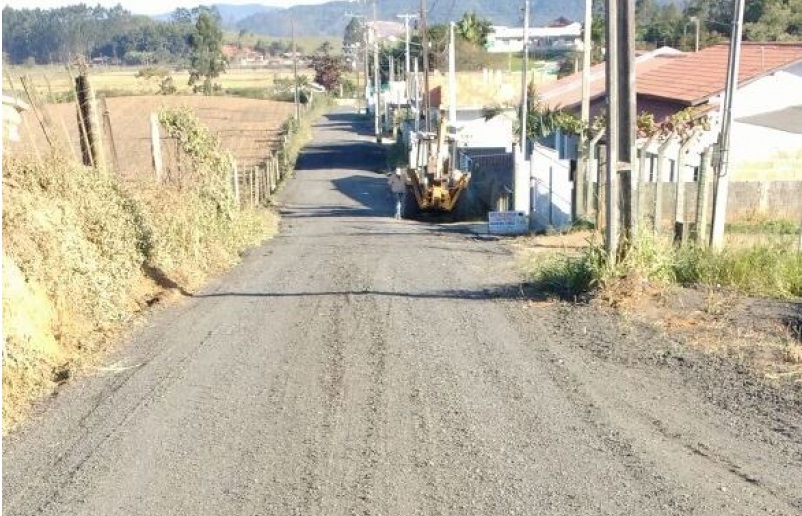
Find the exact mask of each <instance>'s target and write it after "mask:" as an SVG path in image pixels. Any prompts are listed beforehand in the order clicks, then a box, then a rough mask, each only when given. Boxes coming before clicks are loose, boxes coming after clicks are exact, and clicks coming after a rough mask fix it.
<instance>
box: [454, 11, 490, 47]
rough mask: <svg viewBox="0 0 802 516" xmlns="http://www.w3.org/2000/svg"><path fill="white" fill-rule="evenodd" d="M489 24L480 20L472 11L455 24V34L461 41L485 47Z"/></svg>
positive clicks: (484, 20)
mask: <svg viewBox="0 0 802 516" xmlns="http://www.w3.org/2000/svg"><path fill="white" fill-rule="evenodd" d="M490 27H491V23H490V21H489V20H486V19H484V18H480V17H479V16H477V15H476V13H475V12H474V11H470V12H467V13H465V14H463V15H462V19H461V20H460V21H459V22H457V27H456V28H457V34H459V35H460V36H462V38H463V39H465V40H466V41H468V42H469V43H473V44H474V45H485V44H486V43H487V35H488V34H490Z"/></svg>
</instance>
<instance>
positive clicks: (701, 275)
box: [526, 233, 802, 298]
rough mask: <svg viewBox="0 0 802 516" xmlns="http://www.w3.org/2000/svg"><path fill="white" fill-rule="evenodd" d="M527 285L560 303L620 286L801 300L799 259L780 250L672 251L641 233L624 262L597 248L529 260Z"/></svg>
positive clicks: (693, 248)
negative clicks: (560, 299)
mask: <svg viewBox="0 0 802 516" xmlns="http://www.w3.org/2000/svg"><path fill="white" fill-rule="evenodd" d="M533 260H534V261H533V262H532V263H530V264H529V266H528V270H527V271H526V272H527V276H528V280H529V281H530V282H531V283H532V284H533V285H535V286H536V287H537V288H538V289H540V290H543V291H545V292H549V293H554V294H557V295H560V296H565V297H575V296H579V295H581V294H585V293H588V292H591V291H597V292H604V291H605V290H606V289H610V288H613V289H615V288H616V287H617V286H618V285H620V284H621V282H626V283H627V284H628V285H631V284H632V282H635V283H638V282H640V283H647V284H659V285H672V284H674V285H682V286H694V285H705V286H713V287H725V288H731V289H734V290H736V291H738V292H741V293H744V294H749V295H755V296H765V297H777V298H795V297H802V253H800V252H798V251H796V249H794V248H791V247H789V246H787V245H783V244H779V243H777V244H763V245H756V246H751V247H748V248H735V247H733V248H726V249H725V250H723V251H721V252H716V251H714V250H712V249H710V248H707V247H702V246H694V245H689V246H684V247H675V246H674V245H672V244H671V242H669V241H668V240H667V239H657V238H655V237H653V236H651V235H649V234H646V233H644V234H643V235H641V236H640V238H639V240H638V245H636V246H633V247H632V248H631V249H630V250H629V252H628V253H627V254H626V257H625V258H624V259H622V260H618V261H617V262H616V263H614V264H613V263H611V261H610V260H609V259H608V257H607V254H606V253H605V251H604V248H603V246H602V245H601V243H600V242H596V241H593V242H590V243H589V245H588V246H587V247H586V248H585V249H583V250H582V251H581V252H580V253H579V254H578V255H566V254H559V255H558V254H553V255H549V256H548V257H545V258H544V257H543V256H542V255H539V256H537V257H536V258H534V259H533Z"/></svg>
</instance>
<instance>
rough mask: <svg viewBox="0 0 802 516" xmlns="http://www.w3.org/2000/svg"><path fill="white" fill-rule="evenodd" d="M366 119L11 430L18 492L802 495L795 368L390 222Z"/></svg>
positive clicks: (725, 505)
mask: <svg viewBox="0 0 802 516" xmlns="http://www.w3.org/2000/svg"><path fill="white" fill-rule="evenodd" d="M369 125H370V124H369V123H368V124H367V125H365V124H363V123H362V122H358V121H357V118H356V117H355V115H353V114H348V113H344V112H337V113H333V114H330V115H329V116H327V117H325V118H324V119H323V120H322V121H321V122H320V123H319V124H318V125H317V128H316V140H315V143H314V144H313V145H311V146H310V147H309V148H308V149H307V150H306V152H305V154H304V155H303V156H302V158H301V160H300V163H299V167H298V173H297V177H296V178H295V179H293V180H292V181H291V182H290V183H289V184H288V186H287V188H286V189H285V190H284V191H283V193H282V194H281V202H282V207H283V208H282V209H283V212H284V214H283V230H282V233H281V234H280V235H279V236H278V237H276V238H275V239H274V240H272V241H270V242H268V243H267V244H265V245H264V246H262V247H260V248H258V249H256V250H254V251H253V252H252V253H250V254H249V256H247V257H246V258H245V260H244V262H243V263H242V264H241V265H240V266H239V267H238V268H236V269H235V270H234V271H232V272H231V273H230V274H228V275H226V276H225V277H223V278H221V279H220V280H219V281H217V282H215V283H214V284H213V285H210V286H209V287H208V288H206V289H205V290H204V291H202V292H201V293H199V294H198V295H196V296H195V297H193V298H191V299H188V300H187V301H186V302H185V303H183V304H182V305H180V306H178V307H174V308H170V309H164V310H162V311H160V312H158V313H155V314H153V315H152V317H151V318H150V320H149V323H148V325H147V327H146V328H143V329H141V330H140V331H138V332H137V333H136V335H135V336H133V337H132V338H131V339H130V341H129V342H127V343H125V345H123V346H122V348H121V350H120V351H119V352H118V353H116V354H115V355H114V356H113V357H112V360H111V361H110V364H109V366H108V367H105V368H102V369H100V370H98V371H96V372H95V373H94V374H92V375H90V376H89V377H88V378H83V379H81V380H80V381H76V382H74V383H73V384H72V385H68V386H66V387H64V388H63V389H61V391H60V392H59V393H58V395H57V396H54V397H53V399H51V400H49V401H48V402H46V403H44V404H43V406H42V407H41V409H40V410H39V411H38V414H37V416H36V418H35V419H34V420H33V421H31V422H30V423H29V424H27V425H25V427H24V428H22V429H21V430H20V431H19V432H17V433H15V434H14V435H13V436H12V437H10V438H7V439H6V440H5V442H4V450H3V451H4V454H3V466H4V467H3V505H4V507H3V509H4V514H6V515H8V516H11V515H33V514H45V515H57V514H58V515H65V514H68V515H107V516H111V515H162V516H166V515H226V516H233V515H275V516H307V515H309V516H311V515H327V516H329V515H330V516H334V515H349V516H350V515H377V516H378V515H383V516H396V515H397V516H411V515H460V516H464V515H476V516H489V515H502V514H504V515H509V514H522V515H554V516H557V515H570V516H577V515H617V516H618V515H638V516H646V515H688V514H697V515H711V516H725V515H763V514H771V515H792V514H800V511H802V435H801V434H802V430H800V429H802V421H801V418H800V413H799V407H800V402H799V398H798V396H797V395H796V391H789V392H785V393H784V394H783V393H782V392H780V391H774V390H771V389H768V388H766V387H764V386H762V384H760V383H759V382H756V381H753V380H751V378H752V377H751V376H749V375H748V374H746V373H745V372H743V371H740V370H739V369H738V368H737V367H736V366H731V365H728V364H724V363H716V362H714V361H713V359H706V358H704V357H696V356H693V355H688V354H687V353H684V352H682V351H680V350H678V349H675V348H674V347H672V344H671V342H670V341H669V340H666V339H664V338H663V337H661V336H660V335H657V334H654V333H649V332H648V331H645V330H642V329H638V328H630V327H628V326H627V325H626V324H625V323H621V322H620V321H617V320H616V319H614V318H613V317H612V316H607V315H604V314H601V313H597V312H595V311H594V310H593V309H591V308H588V307H584V308H583V307H569V306H566V305H560V304H553V305H552V304H542V305H533V306H530V304H529V303H526V302H525V301H523V300H522V299H521V298H520V292H521V291H520V289H519V287H518V286H517V285H518V275H517V274H516V272H515V267H514V263H513V262H514V260H513V259H512V256H511V253H510V251H509V248H508V247H507V246H506V245H505V244H504V243H502V242H489V241H485V240H481V239H477V238H476V237H473V236H471V235H469V234H463V233H459V232H454V231H452V230H449V229H447V228H444V227H442V226H436V225H432V224H425V223H421V222H411V221H400V222H398V221H394V220H392V218H391V214H392V206H391V202H390V196H389V193H388V191H387V187H386V182H385V178H384V176H382V175H380V174H376V173H375V172H374V170H376V169H380V168H382V167H383V161H382V156H381V153H380V152H379V150H378V149H377V148H376V147H375V146H374V145H372V144H371V143H370V139H371V137H370V135H369V134H367V132H368V127H369Z"/></svg>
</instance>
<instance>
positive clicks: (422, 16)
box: [420, 0, 432, 133]
mask: <svg viewBox="0 0 802 516" xmlns="http://www.w3.org/2000/svg"><path fill="white" fill-rule="evenodd" d="M420 22H421V23H420V31H421V43H422V44H423V120H424V127H425V128H426V132H427V133H428V132H431V130H432V128H431V123H430V121H429V111H431V108H430V100H431V99H429V35H428V33H427V28H426V0H420Z"/></svg>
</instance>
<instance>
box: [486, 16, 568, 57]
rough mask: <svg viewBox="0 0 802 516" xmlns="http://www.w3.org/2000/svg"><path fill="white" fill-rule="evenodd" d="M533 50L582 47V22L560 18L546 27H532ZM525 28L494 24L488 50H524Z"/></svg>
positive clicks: (489, 35)
mask: <svg viewBox="0 0 802 516" xmlns="http://www.w3.org/2000/svg"><path fill="white" fill-rule="evenodd" d="M528 40H529V48H530V50H531V51H557V52H567V51H571V50H579V49H581V48H582V24H580V23H578V22H571V21H570V20H567V19H565V18H560V19H558V20H555V21H554V22H552V23H550V24H548V25H547V26H546V27H530V28H529V34H528ZM523 49H524V29H523V28H522V27H504V26H500V25H494V26H492V27H491V28H490V33H489V34H488V35H487V51H488V52H492V53H511V52H523Z"/></svg>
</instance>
